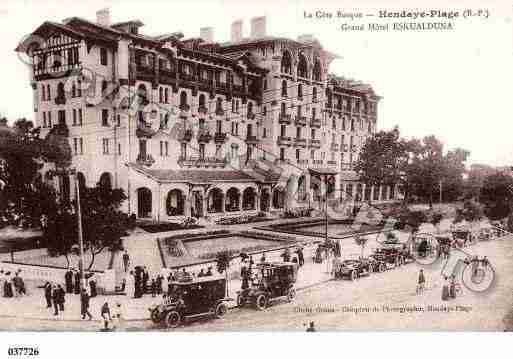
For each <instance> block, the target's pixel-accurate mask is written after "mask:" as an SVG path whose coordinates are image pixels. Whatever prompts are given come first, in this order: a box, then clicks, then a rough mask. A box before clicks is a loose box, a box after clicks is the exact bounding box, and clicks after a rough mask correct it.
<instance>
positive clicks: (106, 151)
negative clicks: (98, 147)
mask: <svg viewBox="0 0 513 359" xmlns="http://www.w3.org/2000/svg"><path fill="white" fill-rule="evenodd" d="M102 149H103V154H104V155H108V154H109V139H108V138H103V139H102Z"/></svg>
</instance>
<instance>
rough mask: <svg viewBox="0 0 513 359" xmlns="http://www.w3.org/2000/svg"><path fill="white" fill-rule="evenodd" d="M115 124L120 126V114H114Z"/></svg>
mask: <svg viewBox="0 0 513 359" xmlns="http://www.w3.org/2000/svg"><path fill="white" fill-rule="evenodd" d="M116 126H118V127H120V126H121V115H116Z"/></svg>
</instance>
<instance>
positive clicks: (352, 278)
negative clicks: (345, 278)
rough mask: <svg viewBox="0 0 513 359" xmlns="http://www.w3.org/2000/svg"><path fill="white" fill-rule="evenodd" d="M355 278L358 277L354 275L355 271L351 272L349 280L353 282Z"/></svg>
mask: <svg viewBox="0 0 513 359" xmlns="http://www.w3.org/2000/svg"><path fill="white" fill-rule="evenodd" d="M357 277H358V276H357V274H356V271H355V270H353V271H351V280H353V281H354V280H356V278H357Z"/></svg>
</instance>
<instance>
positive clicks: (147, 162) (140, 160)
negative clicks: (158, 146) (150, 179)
mask: <svg viewBox="0 0 513 359" xmlns="http://www.w3.org/2000/svg"><path fill="white" fill-rule="evenodd" d="M136 162H137V164H139V165H143V166H151V165H152V164H154V163H155V159H154V158H153V156H152V155H150V154H149V153H139V154H138V155H137V160H136Z"/></svg>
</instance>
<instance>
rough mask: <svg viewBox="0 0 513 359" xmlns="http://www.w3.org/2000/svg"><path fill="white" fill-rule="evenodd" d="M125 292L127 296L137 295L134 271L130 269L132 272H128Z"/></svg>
mask: <svg viewBox="0 0 513 359" xmlns="http://www.w3.org/2000/svg"><path fill="white" fill-rule="evenodd" d="M125 293H126V296H127V298H132V297H133V296H135V294H134V293H135V281H134V275H133V272H132V271H130V273H127V275H126V286H125Z"/></svg>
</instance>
